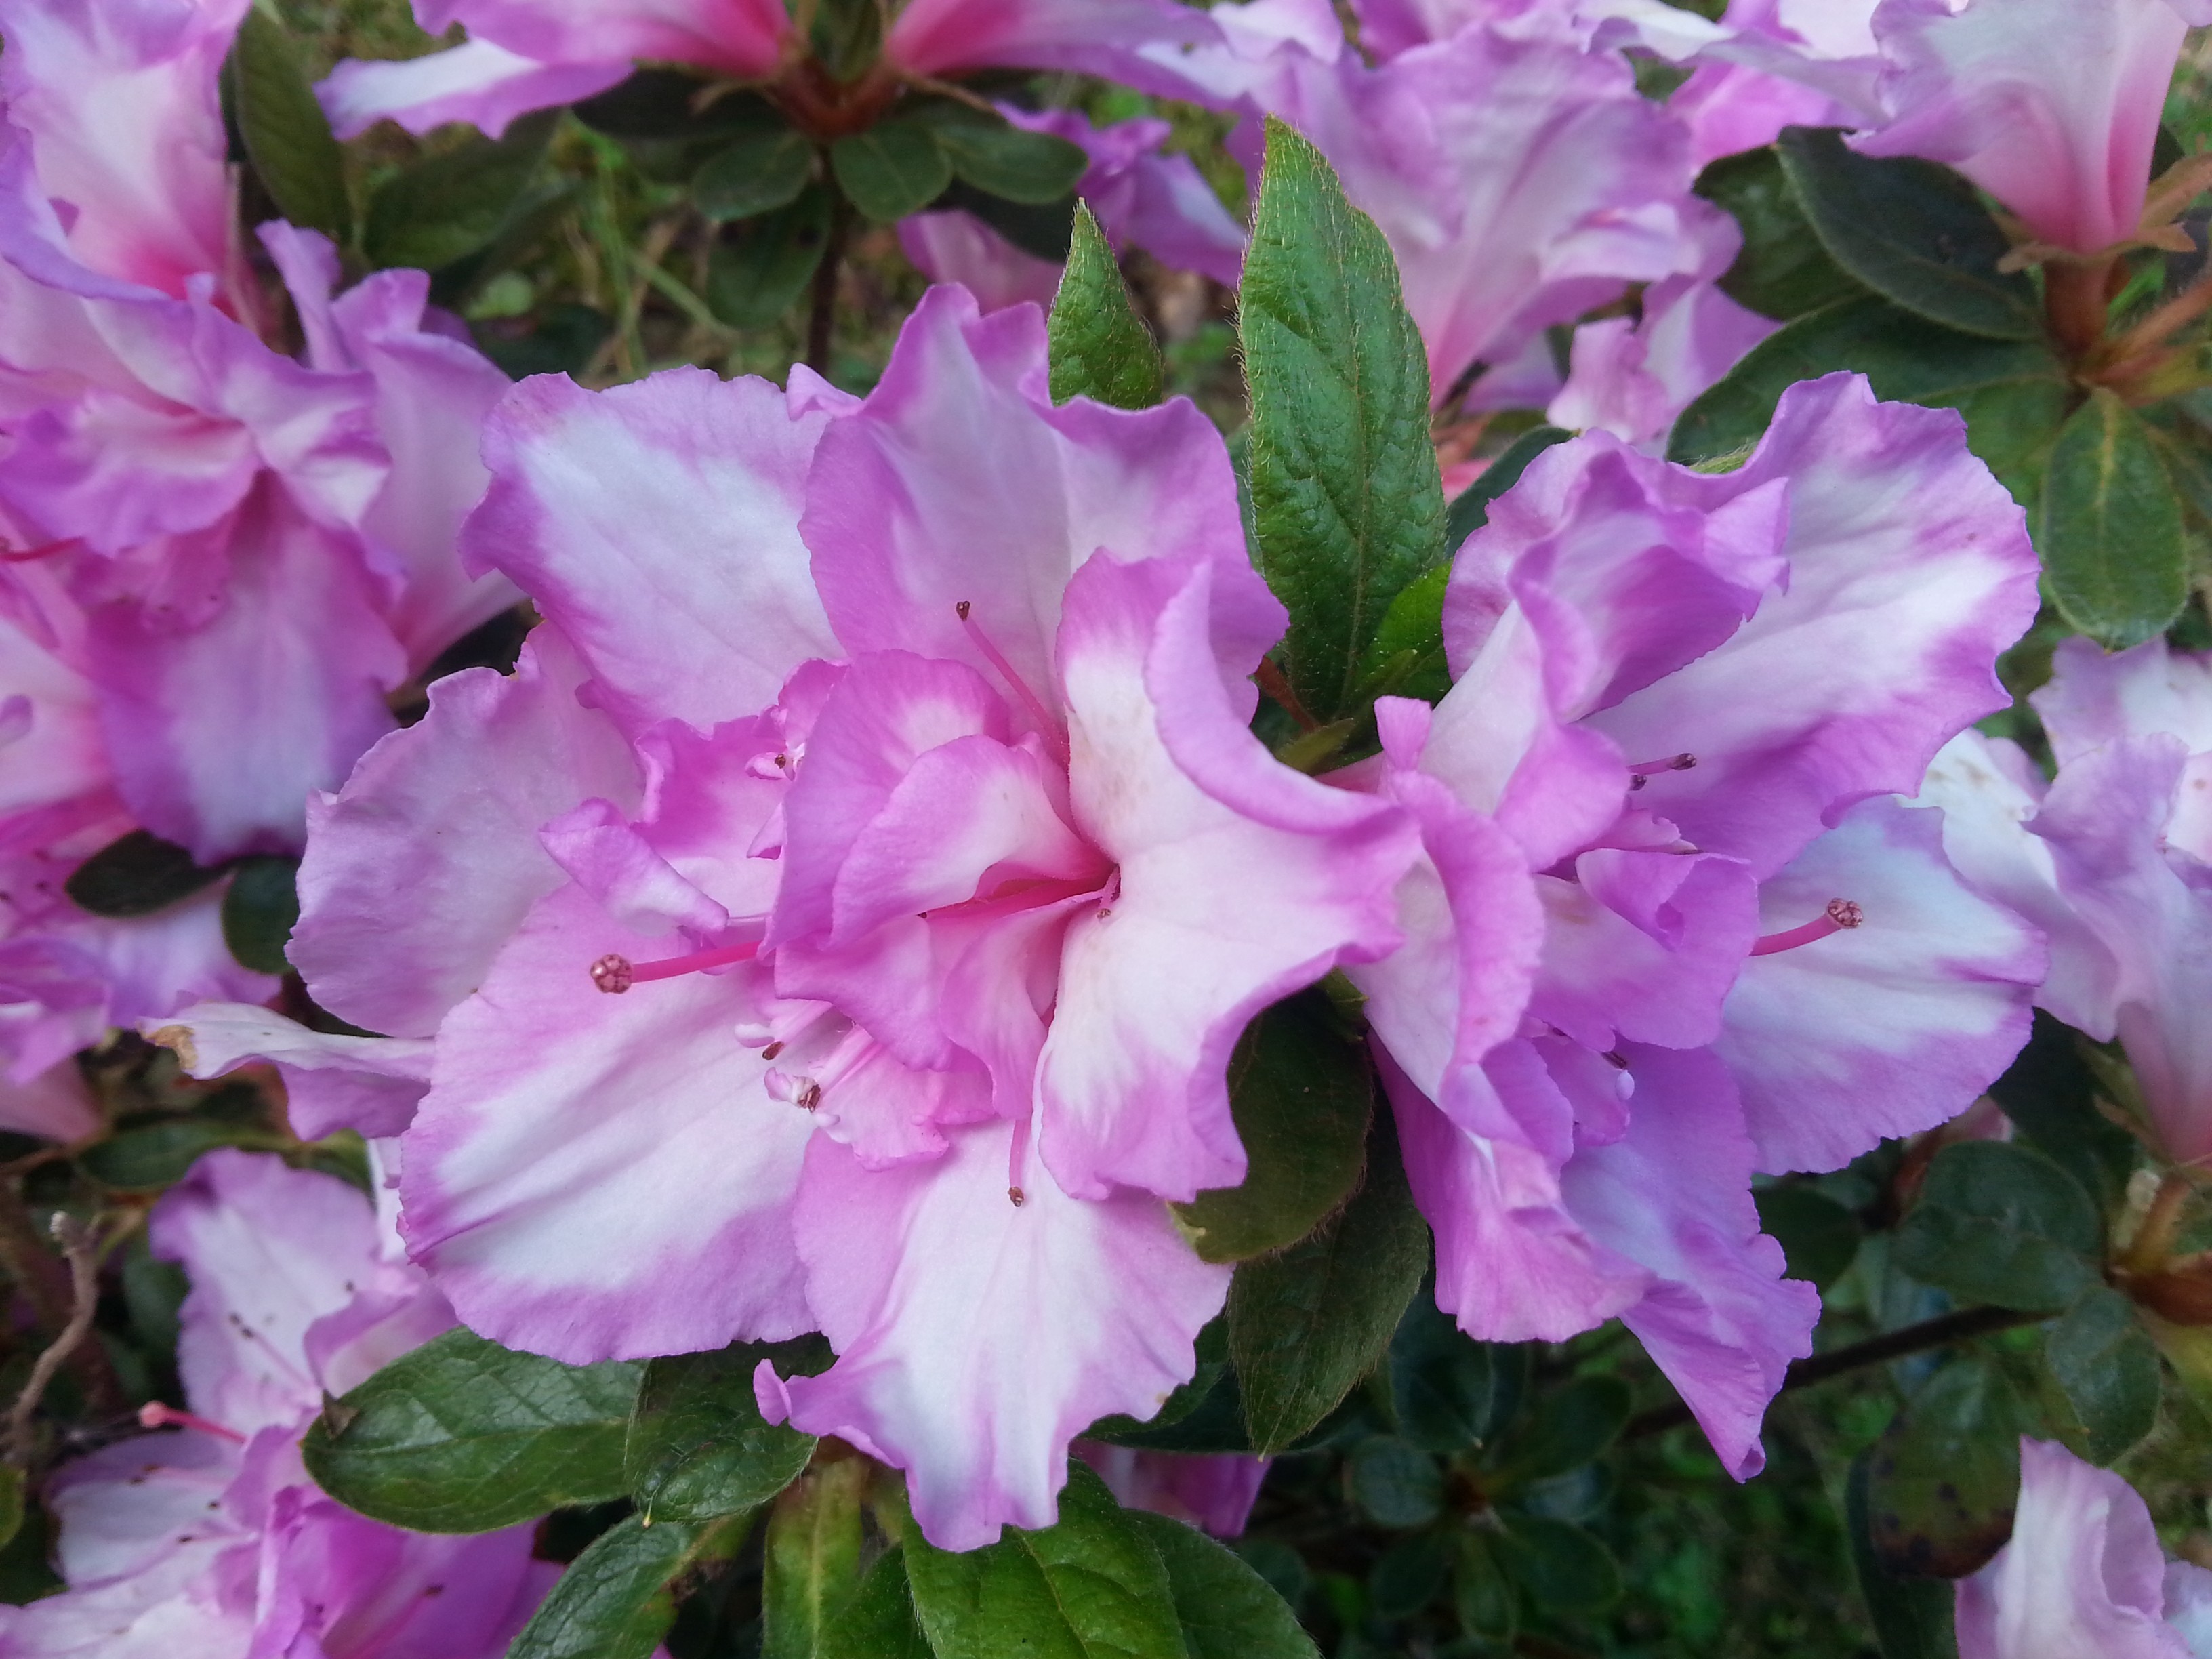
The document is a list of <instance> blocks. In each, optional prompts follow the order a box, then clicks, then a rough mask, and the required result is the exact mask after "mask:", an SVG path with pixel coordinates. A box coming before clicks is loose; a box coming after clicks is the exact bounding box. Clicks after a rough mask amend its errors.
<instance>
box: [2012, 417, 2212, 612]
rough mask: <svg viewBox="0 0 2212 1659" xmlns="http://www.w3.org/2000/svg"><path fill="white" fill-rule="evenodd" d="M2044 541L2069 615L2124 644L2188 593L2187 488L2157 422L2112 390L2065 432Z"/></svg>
mask: <svg viewBox="0 0 2212 1659" xmlns="http://www.w3.org/2000/svg"><path fill="white" fill-rule="evenodd" d="M2035 544H2036V548H2037V550H2038V551H2039V552H2040V553H2041V554H2042V555H2043V568H2044V571H2045V575H2046V576H2047V577H2048V579H2049V581H2050V584H2051V597H2052V598H2053V599H2056V600H2057V602H2058V608H2059V610H2060V611H2061V612H2062V613H2063V615H2064V616H2065V617H2066V620H2067V621H2068V622H2069V623H2073V624H2074V626H2075V627H2076V628H2078V629H2081V631H2082V632H2083V633H2085V634H2087V635H2089V636H2090V637H2091V638H2093V639H2095V640H2099V641H2102V642H2103V643H2104V644H2106V646H2109V647H2112V649H2114V650H2121V649H2124V648H2125V647H2128V646H2131V645H2140V644H2141V643H2142V641H2145V640H2148V639H2149V638H2151V637H2152V636H2153V635H2156V634H2159V633H2161V632H2163V631H2164V630H2165V629H2166V626H2167V624H2168V623H2172V621H2173V619H2174V618H2175V617H2178V616H2179V615H2180V614H2181V607H2182V606H2183V605H2185V604H2186V603H2187V602H2188V599H2189V563H2188V553H2187V550H2186V548H2185V545H2184V544H2183V541H2182V534H2181V501H2180V498H2179V495H2176V494H2175V492H2174V488H2173V483H2172V479H2171V477H2169V476H2168V474H2167V471H2166V467H2165V465H2164V464H2163V463H2162V462H2161V460H2160V455H2159V453H2158V450H2157V449H2156V447H2154V445H2153V443H2152V440H2151V434H2150V428H2148V426H2146V425H2145V424H2144V422H2143V420H2142V416H2139V415H2137V414H2136V412H2135V411H2134V410H2130V408H2129V407H2128V406H2127V405H2126V404H2124V403H2122V402H2121V401H2120V400H2119V398H2117V397H2116V396H2114V395H2113V394H2112V392H2108V391H2105V390H2103V389H2101V388H2100V389H2099V390H2098V391H2097V392H2093V394H2091V396H2090V398H2089V400H2088V402H2087V403H2085V404H2082V405H2081V408H2080V409H2079V410H2075V414H2074V416H2073V418H2072V419H2070V420H2069V421H2068V422H2066V424H2065V426H2064V428H2063V429H2062V430H2061V431H2060V432H2059V435H2058V441H2057V447H2055V448H2054V449H2053V450H2052V452H2051V465H2050V467H2049V470H2048V471H2047V472H2046V473H2045V477H2044V483H2043V501H2042V510H2041V511H2040V512H2039V513H2038V515H2037V520H2036V536H2035Z"/></svg>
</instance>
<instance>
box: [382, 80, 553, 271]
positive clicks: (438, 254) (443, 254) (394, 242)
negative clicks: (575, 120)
mask: <svg viewBox="0 0 2212 1659" xmlns="http://www.w3.org/2000/svg"><path fill="white" fill-rule="evenodd" d="M559 119H560V112H558V111H557V110H555V111H547V112H544V113H542V114H538V115H526V116H524V117H522V118H520V120H518V121H516V122H514V123H513V125H510V126H509V127H508V128H507V132H506V135H505V136H504V137H500V138H486V137H482V136H480V135H479V136H477V137H472V138H471V139H470V140H468V142H466V143H464V144H462V145H461V146H460V147H459V148H458V149H450V150H446V151H443V152H441V153H440V154H438V155H431V156H428V157H425V158H424V159H423V160H421V161H416V162H413V163H411V164H410V165H409V166H407V167H403V168H402V169H401V170H400V171H399V172H398V173H395V174H393V175H392V177H391V178H389V179H386V180H385V181H384V183H383V184H382V185H379V186H378V188H377V190H376V191H375V193H374V195H372V196H371V197H369V200H368V216H367V219H366V221H365V222H364V223H363V226H362V250H363V252H366V253H367V254H368V259H369V263H370V264H374V265H377V266H379V267H386V266H394V265H413V266H416V267H419V268H420V269H422V270H437V269H439V267H441V266H442V265H448V264H453V262H454V261H455V260H458V259H462V258H466V257H467V256H468V255H470V254H471V253H475V252H477V251H479V250H480V249H483V248H486V247H489V246H490V245H491V244H492V243H493V242H494V241H495V240H497V239H498V238H499V236H500V234H501V232H502V231H504V230H505V229H506V228H507V226H508V225H509V224H510V223H511V222H513V220H514V219H515V217H516V216H518V214H520V213H521V212H523V211H525V210H526V207H527V199H528V191H529V189H530V185H531V182H532V179H535V178H536V177H537V176H538V169H539V167H541V166H542V165H543V164H544V159H545V147H546V145H547V143H549V142H550V140H551V138H552V137H553V129H554V126H555V125H556V123H557V122H558V120H559Z"/></svg>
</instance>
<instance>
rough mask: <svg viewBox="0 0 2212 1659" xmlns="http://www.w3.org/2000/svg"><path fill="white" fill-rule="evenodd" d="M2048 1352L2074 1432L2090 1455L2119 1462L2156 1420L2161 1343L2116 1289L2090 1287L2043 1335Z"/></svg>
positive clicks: (2078, 1445)
mask: <svg viewBox="0 0 2212 1659" xmlns="http://www.w3.org/2000/svg"><path fill="white" fill-rule="evenodd" d="M2043 1358H2044V1364H2045V1366H2046V1367H2048V1369H2049V1370H2050V1373H2051V1380H2052V1381H2053V1382H2054V1383H2057V1385H2058V1388H2059V1389H2060V1390H2061V1392H2062V1393H2063V1395H2064V1396H2065V1401H2066V1404H2067V1407H2069V1415H2070V1417H2071V1419H2072V1421H2071V1422H2070V1423H2069V1424H2067V1425H2064V1426H2066V1427H2069V1428H2071V1429H2073V1430H2074V1431H2075V1432H2074V1433H2073V1434H2072V1435H2070V1436H2069V1439H2072V1440H2074V1441H2075V1450H2077V1451H2079V1452H2080V1453H2081V1455H2083V1456H2085V1457H2087V1458H2088V1460H2089V1461H2090V1462H2093V1463H2111V1462H2115V1461H2117V1460H2118V1458H2120V1457H2122V1456H2124V1455H2126V1454H2127V1453H2128V1452H2129V1451H2130V1450H2131V1449H2134V1447H2135V1446H2136V1445H2137V1444H2138V1443H2140V1442H2142V1440H2143V1438H2144V1437H2146V1436H2148V1434H2149V1433H2150V1431H2152V1430H2153V1429H2154V1428H2155V1427H2157V1426H2158V1405H2159V1393H2160V1388H2161V1387H2162V1377H2161V1375H2160V1369H2159V1363H2158V1350H2157V1348H2156V1347H2155V1346H2153V1345H2152V1342H2151V1340H2150V1338H2149V1337H2148V1335H2146V1334H2144V1331H2143V1328H2142V1322H2141V1321H2139V1320H2138V1319H2137V1318H2136V1310H2135V1306H2134V1304H2132V1303H2130V1301H2129V1300H2128V1299H2127V1298H2126V1297H2124V1296H2122V1295H2121V1294H2120V1293H2119V1292H2118V1291H2114V1290H2111V1289H2108V1288H2107V1287H2106V1286H2105V1285H2091V1286H2089V1288H2088V1289H2087V1290H2086V1291H2083V1292H2082V1293H2081V1298H2080V1300H2078V1301H2076V1302H2075V1304H2074V1305H2073V1306H2072V1307H2070V1308H2069V1309H2068V1310H2066V1314H2065V1316H2064V1317H2063V1318H2062V1319H2060V1320H2058V1321H2057V1322H2055V1323H2054V1324H2052V1325H2051V1328H2050V1329H2049V1330H2048V1331H2046V1332H2045V1334H2044V1343H2043Z"/></svg>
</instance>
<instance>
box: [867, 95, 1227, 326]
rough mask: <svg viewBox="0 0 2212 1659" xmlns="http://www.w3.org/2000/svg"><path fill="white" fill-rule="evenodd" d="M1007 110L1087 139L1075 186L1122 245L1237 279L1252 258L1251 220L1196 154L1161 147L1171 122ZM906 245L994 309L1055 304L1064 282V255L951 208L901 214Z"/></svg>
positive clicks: (924, 266)
mask: <svg viewBox="0 0 2212 1659" xmlns="http://www.w3.org/2000/svg"><path fill="white" fill-rule="evenodd" d="M1000 112H1001V113H1003V114H1004V115H1005V116H1006V118H1007V119H1008V120H1009V121H1011V122H1012V123H1013V124H1014V125H1016V126H1018V127H1022V128H1025V129H1026V130H1028V131H1031V132H1048V133H1050V134H1052V135H1053V136H1054V137H1059V138H1065V139H1067V140H1068V141H1069V142H1070V143H1077V144H1080V145H1081V146H1082V147H1083V148H1084V149H1085V151H1087V152H1088V153H1089V154H1090V156H1091V169H1090V171H1089V172H1087V173H1085V174H1084V175H1083V178H1082V179H1081V180H1080V181H1079V183H1078V184H1077V185H1076V187H1075V189H1076V194H1077V195H1079V196H1080V197H1082V198H1083V199H1084V201H1085V202H1086V203H1088V204H1090V208H1091V213H1092V214H1093V215H1094V216H1096V217H1097V221H1098V227H1099V228H1100V229H1101V230H1103V231H1104V232H1105V233H1106V239H1107V240H1108V241H1109V242H1111V243H1112V244H1113V245H1114V246H1115V248H1116V249H1117V250H1120V249H1124V248H1128V247H1140V248H1143V249H1144V250H1145V251H1146V252H1147V253H1150V254H1152V256H1153V257H1154V258H1157V259H1158V260H1159V262H1160V263H1161V264H1164V265H1166V266H1168V267H1170V269H1172V270H1195V271H1198V272H1200V274H1201V275H1204V276H1211V277H1212V279H1213V280H1214V281H1215V282H1217V283H1222V284H1224V285H1225V286H1227V287H1231V288H1233V287H1235V286H1236V284H1237V278H1238V276H1240V275H1242V274H1243V267H1244V240H1245V238H1244V228H1243V226H1242V225H1240V224H1238V223H1237V221H1236V220H1235V219H1233V218H1231V216H1230V215H1229V211H1228V210H1227V209H1225V208H1224V207H1223V206H1222V205H1221V199H1220V197H1218V196H1216V195H1215V194H1214V193H1213V187H1212V185H1209V184H1207V183H1206V180H1205V179H1204V178H1203V177H1201V176H1200V173H1199V171H1198V168H1197V167H1196V166H1195V165H1194V163H1193V162H1192V161H1191V159H1190V158H1189V157H1188V155H1161V154H1160V153H1159V150H1160V145H1161V144H1162V143H1163V142H1164V140H1165V139H1166V138H1167V137H1168V133H1169V131H1170V129H1169V126H1168V124H1167V123H1166V122H1165V121H1152V120H1143V121H1121V122H1118V123H1116V124H1115V125H1113V126H1110V127H1094V126H1092V125H1091V122H1090V120H1089V118H1087V117H1085V115H1084V114H1083V113H1082V112H1080V111H1079V110H1047V111H1044V112H1041V113H1036V114H1032V113H1030V112H1028V111H1026V110H1021V109H1016V108H1014V107H1012V106H1010V105H1002V106H1000ZM899 246H902V248H904V249H905V250H906V255H907V258H909V259H911V260H913V261H914V264H915V268H916V269H918V270H920V271H921V274H922V275H923V276H927V277H928V278H929V279H930V281H932V282H933V283H958V284H960V285H961V286H962V287H963V288H965V289H968V290H969V292H970V293H971V294H973V295H975V298H976V301H977V302H978V303H979V304H981V306H982V307H983V309H984V310H986V311H998V310H1000V309H1003V308H1004V307H1007V306H1010V305H1015V304H1018V303H1019V302H1021V301H1025V300H1026V301H1030V302H1032V303H1034V304H1036V305H1040V306H1044V307H1049V306H1050V305H1051V304H1052V301H1053V298H1054V295H1056V294H1057V293H1058V292H1059V290H1060V274H1061V270H1062V267H1061V265H1060V263H1059V262H1058V261H1056V260H1050V259H1040V258H1037V257H1036V255H1035V254H1033V253H1028V252H1024V251H1023V250H1022V249H1020V248H1018V247H1016V246H1014V245H1013V244H1012V242H1009V241H1008V240H1006V238H1005V237H1003V236H1001V235H1000V234H998V232H996V231H994V230H993V229H992V228H990V227H989V226H987V225H986V224H985V223H983V222H982V221H981V220H980V219H977V218H976V217H975V216H974V215H972V214H969V213H962V212H959V211H957V210H952V211H948V212H944V213H918V214H915V216H913V217H912V218H909V219H902V220H901V221H900V222H899Z"/></svg>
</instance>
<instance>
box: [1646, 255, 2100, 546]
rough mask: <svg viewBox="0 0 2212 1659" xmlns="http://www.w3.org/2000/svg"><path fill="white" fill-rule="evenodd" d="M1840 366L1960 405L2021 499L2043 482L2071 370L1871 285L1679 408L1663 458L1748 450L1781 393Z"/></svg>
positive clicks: (1780, 337)
mask: <svg viewBox="0 0 2212 1659" xmlns="http://www.w3.org/2000/svg"><path fill="white" fill-rule="evenodd" d="M1838 369H1849V370H1851V371H1853V372H1854V373H1857V374H1863V375H1865V376H1866V377H1867V379H1868V380H1869V382H1871V383H1872V385H1873V386H1874V392H1875V396H1876V397H1877V398H1887V399H1890V400H1892V401H1894V402H1900V403H1909V404H1929V405H1930V406H1932V407H1936V408H1943V409H1955V410H1958V411H1959V412H1960V414H1961V415H1964V416H1966V441H1967V442H1968V443H1969V444H1971V445H1972V447H1973V451H1974V453H1976V454H1977V455H1979V456H1980V457H1981V458H1982V459H1983V460H1984V461H1986V462H1987V463H1989V465H1990V470H1991V471H1994V472H1995V473H1996V475H1997V477H1998V478H1999V479H2001V480H2002V482H2003V483H2004V485H2005V487H2006V488H2007V489H2010V490H2011V491H2012V493H2013V495H2014V497H2015V500H2019V501H2024V502H2032V501H2034V499H2035V497H2036V493H2037V491H2038V490H2039V489H2040V488H2041V479H2042V466H2043V461H2044V459H2045V455H2046V454H2047V453H2048V452H2049V449H2050V447H2051V444H2052V442H2053V441H2055V440H2056V438H2057V433H2058V428H2060V427H2061V426H2062V425H2063V424H2064V422H2065V420H2066V415H2067V411H2068V410H2069V409H2070V408H2071V407H2072V397H2073V394H2072V392H2071V390H2070V389H2069V383H2068V380H2067V376H2066V372H2065V370H2064V368H2063V366H2061V364H2060V363H2059V362H2058V360H2057V358H2056V357H2054V356H2051V352H2050V351H2049V350H2048V349H2046V348H2045V347H2044V346H2043V345H2041V344H2039V343H2036V342H2034V341H2024V340H1990V339H1984V338H1983V337H1979V336H1978V335H1972V334H1961V333H1960V332H1959V331H1957V330H1956V329H1949V328H1945V327H1942V325H1939V324H1936V323H1931V322H1929V321H1928V320H1927V319H1924V318H1921V317H1916V316H1914V315H1913V314H1912V313H1911V312H1909V311H1905V310H1901V309H1900V308H1899V307H1896V306H1894V305H1892V304H1891V303H1890V302H1889V301H1887V300H1884V299H1883V298H1881V296H1880V295H1874V294H1869V295H1863V296H1862V297H1860V298H1858V299H1855V300H1845V301H1841V302H1839V303H1838V304H1836V305H1832V306H1830V307H1827V308H1826V309H1825V310H1821V311H1816V312H1814V313H1811V314H1810V315H1808V316H1804V317H1800V318H1799V319H1797V320H1796V321H1795V322H1793V323H1791V324H1790V325H1788V326H1787V327H1785V328H1784V329H1782V330H1780V331H1778V332H1776V333H1774V334H1771V335H1769V336H1768V337H1766V338H1765V339H1764V340H1762V341H1760V342H1759V344H1757V345H1756V346H1754V347H1753V348H1752V349H1751V350H1750V352H1749V353H1747V355H1746V356H1745V357H1744V359H1743V361H1742V362H1739V363H1738V364H1737V365H1736V366H1735V368H1732V369H1730V370H1729V373H1728V374H1726V375H1725V376H1723V378H1722V380H1720V381H1719V383H1718V384H1717V385H1716V386H1711V387H1710V388H1709V389H1708V390H1707V391H1706V392H1705V394H1704V395H1703V396H1702V397H1700V398H1699V399H1698V400H1697V401H1696V402H1695V403H1693V404H1691V405H1690V406H1689V408H1687V409H1686V410H1683V411H1682V415H1681V418H1680V419H1679V420H1677V421H1676V422H1674V433H1673V435H1671V436H1670V437H1669V438H1668V445H1667V459H1669V460H1672V461H1679V462H1682V463H1685V464H1686V465H1697V464H1699V463H1709V462H1713V461H1717V460H1719V459H1723V457H1726V456H1729V455H1733V454H1738V453H1742V452H1743V451H1745V450H1747V449H1749V448H1750V447H1751V446H1752V445H1753V444H1755V443H1757V442H1758V441H1759V438H1760V436H1761V435H1763V434H1764V433H1765V430H1766V427H1767V422H1770V421H1771V420H1772V419H1773V418H1774V405H1775V404H1776V403H1777V402H1778V401H1779V400H1780V398H1781V396H1782V394H1783V392H1785V391H1786V390H1788V389H1789V388H1790V386H1794V385H1796V383H1797V382H1798V381H1800V380H1817V379H1818V378H1819V377H1820V376H1821V375H1823V374H1833V373H1834V372H1835V371H1837V370H1838Z"/></svg>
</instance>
